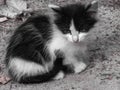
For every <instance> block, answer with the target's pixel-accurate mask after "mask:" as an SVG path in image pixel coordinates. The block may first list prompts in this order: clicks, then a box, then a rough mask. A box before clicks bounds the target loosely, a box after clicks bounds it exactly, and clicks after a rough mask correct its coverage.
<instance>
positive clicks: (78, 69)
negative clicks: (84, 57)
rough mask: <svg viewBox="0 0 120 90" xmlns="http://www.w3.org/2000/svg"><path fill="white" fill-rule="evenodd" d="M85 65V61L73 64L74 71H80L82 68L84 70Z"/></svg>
mask: <svg viewBox="0 0 120 90" xmlns="http://www.w3.org/2000/svg"><path fill="white" fill-rule="evenodd" d="M86 67H87V65H86V64H85V63H83V62H79V63H76V64H75V68H74V71H75V73H80V72H82V71H83V70H85V68H86Z"/></svg>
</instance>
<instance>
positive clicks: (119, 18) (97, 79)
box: [0, 0, 120, 90]
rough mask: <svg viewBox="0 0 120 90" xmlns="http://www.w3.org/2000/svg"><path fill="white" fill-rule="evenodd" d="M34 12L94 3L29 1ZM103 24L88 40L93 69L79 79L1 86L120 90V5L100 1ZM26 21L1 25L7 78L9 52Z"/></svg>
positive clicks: (0, 51) (5, 89) (0, 88)
mask: <svg viewBox="0 0 120 90" xmlns="http://www.w3.org/2000/svg"><path fill="white" fill-rule="evenodd" d="M26 1H27V3H28V4H29V7H31V8H33V9H34V10H37V9H45V8H47V5H48V4H49V3H53V4H58V5H64V4H67V3H72V2H78V1H83V2H90V1H92V0H26ZM98 1H99V8H98V18H99V22H98V23H97V24H96V25H95V28H93V29H92V30H91V32H90V33H89V35H88V37H87V41H88V50H89V54H90V60H91V64H90V66H89V67H88V68H87V69H86V70H85V71H84V72H82V73H80V74H79V75H68V76H66V77H65V78H64V79H62V80H58V81H51V82H47V83H42V84H34V85H23V84H18V83H16V82H14V81H11V82H9V83H8V84H6V85H0V90H120V1H119V0H114V1H118V2H114V1H113V0H98ZM21 23H22V21H18V20H15V19H10V20H8V21H6V22H3V23H0V75H5V74H6V69H5V66H4V57H5V52H6V51H5V49H6V47H7V43H8V41H9V38H10V36H11V35H12V32H13V31H14V29H15V28H16V27H17V26H18V25H20V24H21Z"/></svg>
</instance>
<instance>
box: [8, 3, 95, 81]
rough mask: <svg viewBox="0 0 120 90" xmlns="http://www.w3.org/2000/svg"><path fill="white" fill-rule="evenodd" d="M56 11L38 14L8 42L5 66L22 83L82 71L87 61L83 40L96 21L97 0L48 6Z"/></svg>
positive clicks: (47, 79)
mask: <svg viewBox="0 0 120 90" xmlns="http://www.w3.org/2000/svg"><path fill="white" fill-rule="evenodd" d="M49 7H50V8H52V10H53V14H52V15H49V14H46V15H42V14H41V15H35V16H32V17H30V18H29V19H28V20H27V21H25V22H24V23H23V24H22V25H21V26H20V27H18V28H17V29H16V31H15V32H14V34H13V36H12V37H11V40H10V42H9V45H8V48H7V54H6V65H7V67H8V70H9V73H10V75H11V77H12V78H13V79H14V80H15V81H17V82H20V83H40V82H45V81H49V80H51V79H60V78H63V77H64V73H65V72H67V70H69V69H70V70H72V71H74V72H75V73H80V72H81V71H83V70H84V69H85V68H86V67H87V65H88V63H87V59H88V58H87V55H86V53H85V51H86V45H84V44H83V45H82V44H81V43H82V41H83V40H84V38H85V36H86V35H87V33H88V32H89V30H90V29H91V28H92V27H93V26H94V24H95V23H96V22H97V20H96V18H95V17H94V16H95V14H96V11H97V2H92V3H91V4H89V5H87V6H86V5H82V4H80V3H79V4H70V5H66V6H61V7H60V6H56V5H49Z"/></svg>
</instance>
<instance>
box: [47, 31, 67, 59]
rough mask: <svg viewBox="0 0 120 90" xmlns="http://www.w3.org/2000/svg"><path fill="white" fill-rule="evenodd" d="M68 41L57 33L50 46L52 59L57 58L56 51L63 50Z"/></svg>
mask: <svg viewBox="0 0 120 90" xmlns="http://www.w3.org/2000/svg"><path fill="white" fill-rule="evenodd" d="M67 43H68V40H67V39H66V38H65V37H64V36H63V35H62V34H61V33H59V32H57V33H55V34H54V35H53V37H52V39H51V40H50V42H49V44H48V50H49V52H50V54H51V56H52V57H55V54H54V52H55V50H63V49H64V47H66V45H67Z"/></svg>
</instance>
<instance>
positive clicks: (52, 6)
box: [48, 4, 60, 8]
mask: <svg viewBox="0 0 120 90" xmlns="http://www.w3.org/2000/svg"><path fill="white" fill-rule="evenodd" d="M48 7H49V8H60V7H59V6H57V5H54V4H49V5H48Z"/></svg>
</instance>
